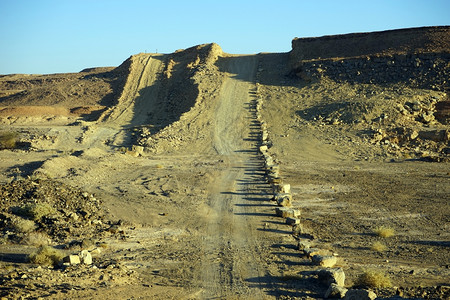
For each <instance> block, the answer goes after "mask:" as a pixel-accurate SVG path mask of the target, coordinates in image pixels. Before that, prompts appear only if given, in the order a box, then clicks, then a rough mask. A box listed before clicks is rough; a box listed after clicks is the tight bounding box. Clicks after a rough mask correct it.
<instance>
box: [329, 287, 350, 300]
mask: <svg viewBox="0 0 450 300" xmlns="http://www.w3.org/2000/svg"><path fill="white" fill-rule="evenodd" d="M347 291H348V290H347V289H346V288H345V287H343V286H340V285H337V284H336V283H332V284H330V286H329V287H328V290H327V291H326V292H325V296H324V298H325V299H326V298H338V299H341V298H344V297H345V295H346V294H347Z"/></svg>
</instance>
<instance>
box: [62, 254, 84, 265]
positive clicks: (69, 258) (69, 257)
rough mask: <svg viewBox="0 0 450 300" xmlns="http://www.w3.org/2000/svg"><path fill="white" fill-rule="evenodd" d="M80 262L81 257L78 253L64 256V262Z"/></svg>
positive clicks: (76, 263)
mask: <svg viewBox="0 0 450 300" xmlns="http://www.w3.org/2000/svg"><path fill="white" fill-rule="evenodd" d="M80 262H81V261H80V257H79V256H78V255H67V256H66V257H64V258H63V263H64V264H69V265H78V264H79V263H80Z"/></svg>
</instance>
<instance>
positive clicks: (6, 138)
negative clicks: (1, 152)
mask: <svg viewBox="0 0 450 300" xmlns="http://www.w3.org/2000/svg"><path fill="white" fill-rule="evenodd" d="M18 138H19V135H18V134H17V132H3V133H0V149H14V148H16V146H17V142H18Z"/></svg>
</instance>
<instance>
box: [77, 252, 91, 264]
mask: <svg viewBox="0 0 450 300" xmlns="http://www.w3.org/2000/svg"><path fill="white" fill-rule="evenodd" d="M80 258H81V261H82V262H83V264H85V265H90V264H92V255H91V253H89V251H87V250H83V251H81V252H80Z"/></svg>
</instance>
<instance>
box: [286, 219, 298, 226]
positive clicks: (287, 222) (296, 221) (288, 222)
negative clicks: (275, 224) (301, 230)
mask: <svg viewBox="0 0 450 300" xmlns="http://www.w3.org/2000/svg"><path fill="white" fill-rule="evenodd" d="M286 224H288V225H292V226H293V225H298V224H300V219H299V218H292V217H288V218H286Z"/></svg>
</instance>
